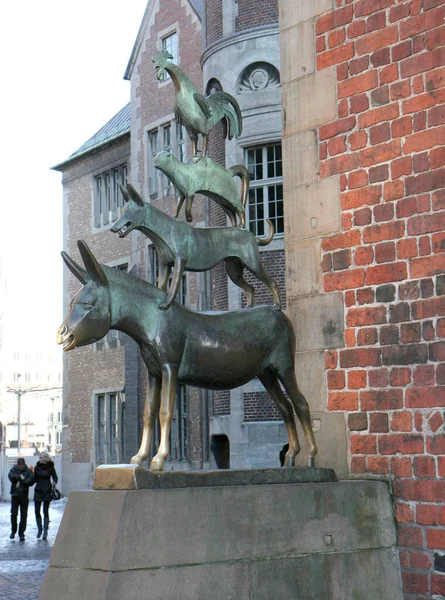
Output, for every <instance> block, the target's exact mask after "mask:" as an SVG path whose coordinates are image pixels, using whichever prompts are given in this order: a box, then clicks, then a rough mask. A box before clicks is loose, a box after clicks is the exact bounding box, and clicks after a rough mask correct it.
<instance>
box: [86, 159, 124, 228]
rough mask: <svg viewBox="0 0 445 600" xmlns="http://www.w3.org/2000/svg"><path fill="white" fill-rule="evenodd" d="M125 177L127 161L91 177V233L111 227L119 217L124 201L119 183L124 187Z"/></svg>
mask: <svg viewBox="0 0 445 600" xmlns="http://www.w3.org/2000/svg"><path fill="white" fill-rule="evenodd" d="M127 177H128V166H127V161H122V162H120V163H118V164H117V165H114V166H113V167H111V168H109V169H107V170H105V171H101V172H98V173H95V174H94V175H93V185H92V187H93V190H92V194H93V203H92V204H93V231H94V230H95V231H102V230H103V229H104V228H108V227H111V225H112V224H113V222H114V221H115V220H116V219H117V218H118V217H120V215H121V209H122V207H123V205H124V199H123V196H122V193H121V191H120V189H119V183H122V184H123V185H125V184H126V183H127Z"/></svg>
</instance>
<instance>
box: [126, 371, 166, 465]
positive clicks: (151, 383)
mask: <svg viewBox="0 0 445 600" xmlns="http://www.w3.org/2000/svg"><path fill="white" fill-rule="evenodd" d="M160 399H161V380H160V379H158V378H157V377H153V376H152V375H149V376H148V381H147V393H146V398H145V406H144V415H143V430H142V442H141V446H140V448H139V450H138V453H137V454H136V455H135V456H133V458H132V459H131V461H130V462H131V464H132V465H140V464H141V462H142V461H143V460H144V459H146V458H147V456H148V453H149V452H150V440H151V434H152V432H153V427H154V424H155V422H156V417H157V416H158V412H159V402H160Z"/></svg>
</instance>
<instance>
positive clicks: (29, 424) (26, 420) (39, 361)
mask: <svg viewBox="0 0 445 600" xmlns="http://www.w3.org/2000/svg"><path fill="white" fill-rule="evenodd" d="M2 366H3V386H2V420H3V423H4V424H5V425H6V436H5V450H6V453H7V454H10V455H12V454H18V453H19V440H20V452H21V453H23V454H33V453H37V452H40V451H42V450H46V451H48V452H50V453H51V454H57V453H59V452H61V450H62V421H63V419H62V361H61V352H60V350H58V349H56V350H55V351H54V350H53V351H52V352H42V351H23V350H22V349H21V350H16V351H15V352H13V351H12V349H11V348H9V351H8V352H4V353H3V363H2Z"/></svg>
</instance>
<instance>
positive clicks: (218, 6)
mask: <svg viewBox="0 0 445 600" xmlns="http://www.w3.org/2000/svg"><path fill="white" fill-rule="evenodd" d="M205 4H206V46H210V44H211V43H212V42H216V41H217V40H219V39H221V38H222V35H223V11H222V0H206V3H205Z"/></svg>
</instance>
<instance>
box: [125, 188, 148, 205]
mask: <svg viewBox="0 0 445 600" xmlns="http://www.w3.org/2000/svg"><path fill="white" fill-rule="evenodd" d="M127 190H128V191H129V192H130V196H131V197H132V198H133V200H134V201H135V202H136V204H137V205H138V206H144V199H143V198H142V196H140V195H139V194H138V192H137V191H136V190H135V189H134V187H133V186H132V185H131V183H127Z"/></svg>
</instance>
